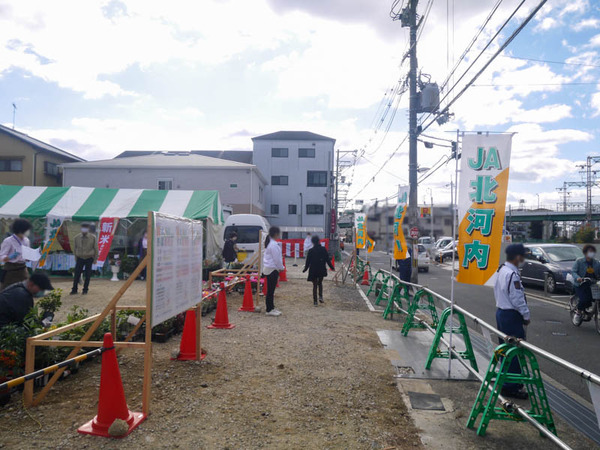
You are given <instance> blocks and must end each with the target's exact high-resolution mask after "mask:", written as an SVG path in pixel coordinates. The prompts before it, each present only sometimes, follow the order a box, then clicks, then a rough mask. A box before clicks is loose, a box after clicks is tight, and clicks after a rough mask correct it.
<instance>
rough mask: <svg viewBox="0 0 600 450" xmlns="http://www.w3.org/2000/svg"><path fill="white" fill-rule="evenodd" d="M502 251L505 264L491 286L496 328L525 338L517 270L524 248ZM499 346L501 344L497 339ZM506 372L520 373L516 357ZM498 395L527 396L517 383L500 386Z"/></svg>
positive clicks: (514, 246) (524, 310)
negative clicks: (504, 256)
mask: <svg viewBox="0 0 600 450" xmlns="http://www.w3.org/2000/svg"><path fill="white" fill-rule="evenodd" d="M505 251H506V262H505V263H504V264H502V265H501V266H500V268H499V269H498V273H497V277H496V283H495V284H494V297H495V299H496V326H497V327H498V329H499V330H500V331H502V332H503V333H506V334H507V335H508V336H513V337H516V338H519V339H525V326H526V325H529V322H530V321H531V314H530V312H529V307H528V306H527V298H526V297H525V289H524V288H523V283H522V282H521V275H520V274H519V267H521V266H522V265H523V263H524V262H525V247H524V246H523V244H510V245H509V246H507V247H506V250H505ZM500 343H501V344H503V343H504V342H503V341H502V340H501V339H500ZM508 371H509V372H510V373H518V374H520V373H521V366H520V365H519V361H517V359H516V358H515V359H513V361H512V363H511V365H510V367H509V369H508ZM502 395H504V396H506V397H514V398H519V399H526V398H527V397H528V395H527V391H526V390H525V388H524V386H523V385H522V384H517V383H505V384H504V386H503V387H502Z"/></svg>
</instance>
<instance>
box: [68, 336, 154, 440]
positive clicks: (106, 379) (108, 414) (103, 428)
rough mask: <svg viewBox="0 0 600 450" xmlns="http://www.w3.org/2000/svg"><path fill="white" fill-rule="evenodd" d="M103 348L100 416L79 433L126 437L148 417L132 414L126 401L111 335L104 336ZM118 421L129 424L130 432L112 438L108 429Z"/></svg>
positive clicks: (136, 413)
mask: <svg viewBox="0 0 600 450" xmlns="http://www.w3.org/2000/svg"><path fill="white" fill-rule="evenodd" d="M102 346H103V347H104V348H105V349H106V350H105V351H104V352H103V353H102V369H101V372H100V398H99V400H98V414H97V415H96V417H94V418H93V419H92V420H90V421H89V422H88V423H86V424H85V425H82V426H81V427H79V429H78V430H77V432H79V433H81V434H91V435H94V436H104V437H118V438H121V437H125V436H127V435H128V434H129V433H131V432H132V431H133V429H134V428H135V427H137V426H138V425H139V424H140V423H142V422H143V421H144V419H145V418H146V415H145V414H143V413H139V412H131V411H130V410H129V409H128V408H127V402H126V401H125V391H123V382H122V381H121V372H120V371H119V362H118V361H117V354H116V352H115V346H114V344H113V338H112V335H111V334H110V333H106V334H105V335H104V343H103V344H102ZM116 419H121V420H124V421H125V422H127V425H128V427H129V428H128V430H127V432H126V433H124V434H121V435H119V436H111V435H110V434H109V433H108V429H109V428H110V426H111V425H112V424H113V422H114V421H115V420H116Z"/></svg>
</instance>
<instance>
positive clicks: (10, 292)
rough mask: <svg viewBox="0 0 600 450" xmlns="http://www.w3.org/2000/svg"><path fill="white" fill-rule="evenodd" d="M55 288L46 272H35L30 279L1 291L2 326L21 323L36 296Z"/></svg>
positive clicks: (0, 311) (0, 310) (0, 325)
mask: <svg viewBox="0 0 600 450" xmlns="http://www.w3.org/2000/svg"><path fill="white" fill-rule="evenodd" d="M53 289H54V288H53V287H52V284H51V283H50V280H49V279H48V277H47V276H46V275H45V274H43V273H39V272H35V273H34V274H33V275H31V277H30V278H29V279H28V280H26V281H21V282H19V283H15V284H12V285H10V286H9V287H7V288H6V289H4V290H2V291H0V328H1V327H3V326H5V325H8V324H10V323H15V324H17V325H21V324H22V323H23V319H24V318H25V316H26V315H27V313H28V312H29V310H30V309H31V308H32V307H33V299H34V297H35V298H37V297H43V296H44V294H45V291H51V290H53Z"/></svg>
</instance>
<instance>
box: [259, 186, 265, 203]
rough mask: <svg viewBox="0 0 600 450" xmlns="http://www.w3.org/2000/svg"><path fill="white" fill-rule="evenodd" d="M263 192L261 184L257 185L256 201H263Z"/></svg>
mask: <svg viewBox="0 0 600 450" xmlns="http://www.w3.org/2000/svg"><path fill="white" fill-rule="evenodd" d="M263 193H264V190H263V188H262V187H261V186H259V187H258V203H262V202H263Z"/></svg>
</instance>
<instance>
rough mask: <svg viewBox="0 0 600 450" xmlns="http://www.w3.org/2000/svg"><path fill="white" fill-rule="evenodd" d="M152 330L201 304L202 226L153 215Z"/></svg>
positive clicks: (183, 220)
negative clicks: (153, 327)
mask: <svg viewBox="0 0 600 450" xmlns="http://www.w3.org/2000/svg"><path fill="white" fill-rule="evenodd" d="M152 222H153V230H152V261H151V264H152V322H151V323H152V326H155V325H157V324H159V323H161V322H164V321H165V320H167V319H170V318H171V317H174V316H176V315H177V314H179V313H180V312H183V311H185V310H186V309H189V308H192V307H194V306H195V305H197V304H198V303H200V302H201V301H202V222H201V221H198V220H190V219H185V218H183V217H176V216H170V215H167V214H159V213H156V212H154V213H153V221H152Z"/></svg>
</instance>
